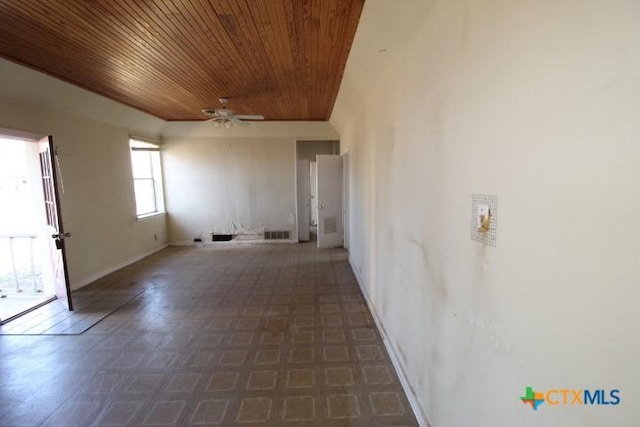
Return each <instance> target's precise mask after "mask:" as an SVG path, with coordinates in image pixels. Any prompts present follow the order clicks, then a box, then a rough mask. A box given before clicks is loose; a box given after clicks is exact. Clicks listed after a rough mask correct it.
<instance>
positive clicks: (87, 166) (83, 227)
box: [0, 60, 167, 289]
mask: <svg viewBox="0 0 640 427" xmlns="http://www.w3.org/2000/svg"><path fill="white" fill-rule="evenodd" d="M31 73H34V74H31ZM0 74H1V75H2V77H3V80H2V83H1V84H0V128H8V129H14V130H19V131H24V132H29V133H33V134H39V135H48V134H50V135H53V139H54V143H55V144H56V146H57V148H58V158H59V163H60V168H61V170H62V174H61V175H62V180H63V183H64V193H62V194H61V197H60V198H61V204H62V214H63V220H64V226H65V231H69V232H70V233H71V234H72V237H71V238H69V239H68V240H67V245H66V246H67V250H68V264H69V276H70V281H71V285H72V288H74V289H75V288H78V287H80V286H83V285H86V284H87V283H89V282H91V281H92V280H94V279H96V278H98V277H100V276H101V275H104V274H105V273H107V272H110V271H112V270H113V269H115V268H118V267H121V266H123V265H126V264H127V263H129V262H131V261H132V260H135V259H138V258H139V257H141V256H143V255H144V254H146V253H149V252H150V251H153V250H155V249H157V248H159V247H161V246H162V245H163V244H166V242H167V233H166V223H165V217H164V216H160V217H155V218H148V219H144V220H136V209H135V199H134V194H133V183H132V178H131V160H130V156H129V133H134V134H138V135H145V136H149V137H157V136H159V133H160V131H161V129H162V126H163V123H164V122H163V121H162V120H159V119H156V118H153V117H151V116H148V115H145V114H143V113H140V112H139V111H136V110H133V109H130V108H128V107H125V106H122V105H120V104H116V103H112V102H111V101H106V100H104V99H100V100H97V99H95V98H98V97H97V96H96V95H93V94H90V93H86V94H84V95H87V98H86V99H87V100H89V101H88V102H87V103H86V105H85V106H86V109H85V112H90V111H91V110H92V108H93V107H92V105H93V104H94V103H97V104H101V103H103V102H105V101H106V104H107V105H108V108H106V107H105V110H104V111H105V114H106V116H105V120H107V119H109V120H111V119H114V120H115V119H118V117H112V116H111V115H110V113H111V112H114V111H115V112H118V114H117V115H119V114H121V113H122V114H125V116H126V112H127V111H128V113H129V116H127V117H129V119H130V120H131V121H134V122H135V123H130V120H129V119H122V120H121V122H122V123H123V125H122V126H117V125H114V124H109V123H105V122H101V121H98V120H95V119H93V118H89V117H87V115H86V114H85V115H84V116H83V115H78V114H72V113H69V112H66V111H70V110H82V109H83V105H82V102H83V101H82V100H83V99H85V98H83V96H84V95H83V94H82V93H80V94H78V92H77V91H81V89H78V88H74V87H73V86H70V85H67V84H66V83H63V82H60V81H57V80H55V79H53V78H51V77H48V76H45V75H42V74H39V73H35V72H33V71H31V70H28V69H26V68H23V67H19V66H18V65H15V64H12V63H9V62H7V61H4V60H0ZM25 76H31V79H26V78H25ZM65 85H66V86H65ZM61 86H64V87H65V88H66V90H67V91H68V92H65V91H64V89H61ZM34 87H38V88H39V89H40V90H41V93H42V98H43V100H44V102H43V103H42V104H39V103H37V102H35V101H37V97H35V98H34V96H35V93H33V89H34ZM47 88H51V90H52V91H53V93H60V94H62V93H67V94H71V95H69V96H66V95H65V96H61V98H60V99H58V100H56V98H55V97H52V96H51V93H49V92H48V89H47ZM58 91H61V92H58ZM73 94H75V95H77V96H78V98H74V96H75V95H73ZM9 95H10V96H9ZM32 95H33V96H32ZM70 99H73V100H74V101H73V102H74V103H75V104H74V105H73V107H69V106H65V102H66V101H68V100H70ZM109 103H112V104H114V105H111V104H109ZM94 112H97V110H96V111H94ZM134 119H135V120H134ZM118 120H120V119H118ZM128 123H130V126H129V125H128Z"/></svg>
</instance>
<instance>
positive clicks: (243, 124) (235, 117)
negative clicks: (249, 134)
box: [230, 116, 249, 127]
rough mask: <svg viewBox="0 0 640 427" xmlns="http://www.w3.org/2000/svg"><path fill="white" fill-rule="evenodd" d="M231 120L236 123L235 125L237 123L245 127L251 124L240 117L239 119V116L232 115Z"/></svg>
mask: <svg viewBox="0 0 640 427" xmlns="http://www.w3.org/2000/svg"><path fill="white" fill-rule="evenodd" d="M230 120H231V123H233V124H234V126H235V125H237V126H244V127H246V126H249V123H247V122H243V121H242V120H239V119H238V116H233V117H231V119H230Z"/></svg>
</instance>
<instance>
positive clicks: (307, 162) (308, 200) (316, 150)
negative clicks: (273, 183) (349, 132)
mask: <svg viewBox="0 0 640 427" xmlns="http://www.w3.org/2000/svg"><path fill="white" fill-rule="evenodd" d="M339 153H340V142H339V141H297V143H296V195H297V221H298V241H299V242H309V241H311V242H316V241H318V232H319V231H320V232H322V230H323V225H324V223H323V224H320V225H319V224H318V221H319V219H320V218H319V214H320V209H323V208H324V206H322V205H319V204H318V197H319V196H318V181H317V178H318V163H317V159H318V158H319V156H323V155H329V156H334V157H340V156H339ZM341 175H342V171H340V176H341ZM333 178H336V179H337V178H338V177H337V175H334V176H333ZM340 179H342V178H341V177H340ZM340 186H342V183H341V184H340ZM321 187H322V186H321ZM324 187H325V188H327V187H326V185H325V186H324ZM334 189H335V188H334V187H333V188H332V189H331V190H330V191H329V192H328V193H327V192H325V195H327V194H331V195H333V194H334ZM341 193H342V188H340V189H339V191H337V192H336V193H335V195H336V196H337V195H338V194H341ZM321 206H322V207H321ZM320 216H321V215H320ZM319 229H320V230H319ZM320 240H322V239H320ZM341 242H342V237H340V245H342V243H341ZM334 244H335V242H332V243H330V245H334Z"/></svg>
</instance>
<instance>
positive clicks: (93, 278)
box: [71, 243, 169, 291]
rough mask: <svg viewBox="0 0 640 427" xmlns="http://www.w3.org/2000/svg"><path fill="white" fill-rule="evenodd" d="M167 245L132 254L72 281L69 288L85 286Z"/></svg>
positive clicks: (76, 288) (74, 288) (167, 245)
mask: <svg viewBox="0 0 640 427" xmlns="http://www.w3.org/2000/svg"><path fill="white" fill-rule="evenodd" d="M167 247H169V244H168V243H165V244H164V245H160V246H158V247H157V248H154V249H152V250H150V251H148V252H145V253H142V254H139V255H136V256H134V257H132V258H129V259H128V260H126V261H124V262H121V263H120V264H117V265H115V266H113V267H110V268H107V269H106V270H102V271H100V272H98V273H96V274H94V275H92V276H89V277H87V278H85V279H82V280H80V281H79V282H76V283H73V284H72V286H71V290H74V291H75V290H78V289H80V288H83V287H85V286H87V285H88V284H89V283H93V282H95V281H96V280H98V279H101V278H103V277H104V276H106V275H107V274H111V273H113V272H114V271H117V270H120V269H121V268H124V267H126V266H128V265H131V264H133V263H134V262H137V261H140V260H141V259H143V258H146V257H148V256H149V255H153V254H154V253H156V252H160V251H161V250H163V249H165V248H167Z"/></svg>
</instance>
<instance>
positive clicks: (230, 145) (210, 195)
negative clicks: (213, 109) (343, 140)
mask: <svg viewBox="0 0 640 427" xmlns="http://www.w3.org/2000/svg"><path fill="white" fill-rule="evenodd" d="M162 134H163V141H164V143H163V148H162V155H163V165H164V175H165V186H166V188H165V195H166V199H167V211H168V212H169V217H168V229H169V240H170V242H171V243H173V244H180V245H182V244H191V243H193V239H194V237H199V236H200V235H202V237H203V238H204V241H209V240H210V239H211V236H210V233H211V232H216V233H223V234H227V233H229V234H256V233H261V232H262V231H264V229H270V230H290V231H291V232H292V233H293V234H292V236H293V237H292V238H293V239H295V235H296V233H295V230H296V229H297V222H296V178H295V167H296V141H327V140H335V139H337V138H338V134H337V133H336V131H335V130H334V128H333V127H332V126H331V125H330V124H329V123H328V122H299V121H296V122H287V121H281V122H270V121H266V122H252V123H251V125H250V126H247V127H240V126H234V127H232V128H231V129H225V128H224V127H215V126H213V124H212V123H206V122H168V123H166V125H165V127H164V128H163V131H162Z"/></svg>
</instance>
